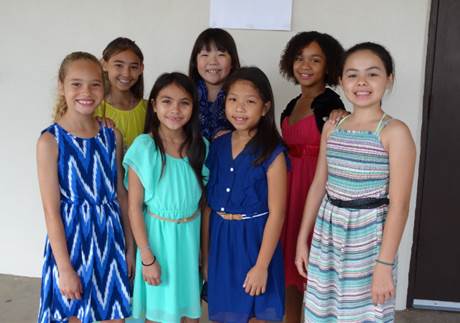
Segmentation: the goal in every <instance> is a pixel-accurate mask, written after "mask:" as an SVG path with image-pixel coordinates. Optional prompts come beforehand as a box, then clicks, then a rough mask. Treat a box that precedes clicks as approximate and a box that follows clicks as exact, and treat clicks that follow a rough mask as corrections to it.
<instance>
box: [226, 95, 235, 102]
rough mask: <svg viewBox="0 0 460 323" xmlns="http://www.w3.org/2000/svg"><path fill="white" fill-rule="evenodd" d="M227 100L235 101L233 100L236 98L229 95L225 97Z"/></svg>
mask: <svg viewBox="0 0 460 323" xmlns="http://www.w3.org/2000/svg"><path fill="white" fill-rule="evenodd" d="M227 101H230V102H235V101H236V98H235V97H232V96H229V97H227Z"/></svg>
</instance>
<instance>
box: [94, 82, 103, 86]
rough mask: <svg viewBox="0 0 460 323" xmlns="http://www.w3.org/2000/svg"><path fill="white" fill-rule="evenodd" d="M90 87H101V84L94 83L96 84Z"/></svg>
mask: <svg viewBox="0 0 460 323" xmlns="http://www.w3.org/2000/svg"><path fill="white" fill-rule="evenodd" d="M91 86H92V87H101V86H102V84H101V83H99V82H96V83H93V84H92V85H91Z"/></svg>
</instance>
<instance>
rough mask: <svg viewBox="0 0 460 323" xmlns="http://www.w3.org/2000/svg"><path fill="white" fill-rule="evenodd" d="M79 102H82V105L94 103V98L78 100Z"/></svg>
mask: <svg viewBox="0 0 460 323" xmlns="http://www.w3.org/2000/svg"><path fill="white" fill-rule="evenodd" d="M77 102H78V103H80V104H82V105H90V104H93V102H94V101H93V100H77Z"/></svg>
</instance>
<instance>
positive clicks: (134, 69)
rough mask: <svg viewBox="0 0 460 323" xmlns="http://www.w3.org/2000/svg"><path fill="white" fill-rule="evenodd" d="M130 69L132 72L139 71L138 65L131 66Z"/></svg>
mask: <svg viewBox="0 0 460 323" xmlns="http://www.w3.org/2000/svg"><path fill="white" fill-rule="evenodd" d="M131 69H132V70H133V71H137V70H138V69H139V66H138V65H131Z"/></svg>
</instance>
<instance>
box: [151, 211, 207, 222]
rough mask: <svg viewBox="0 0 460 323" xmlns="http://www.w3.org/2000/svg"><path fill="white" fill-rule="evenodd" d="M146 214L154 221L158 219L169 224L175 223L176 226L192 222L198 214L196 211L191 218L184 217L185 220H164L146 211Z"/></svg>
mask: <svg viewBox="0 0 460 323" xmlns="http://www.w3.org/2000/svg"><path fill="white" fill-rule="evenodd" d="M147 212H148V213H149V214H150V216H151V217H153V218H155V219H158V220H161V221H166V222H171V223H177V224H181V223H187V222H190V221H193V220H194V219H195V218H196V217H197V216H198V215H199V214H200V212H198V210H196V211H195V212H194V213H193V214H192V215H191V216H188V217H185V218H180V219H170V218H164V217H162V216H159V215H156V214H154V213H152V212H150V210H147Z"/></svg>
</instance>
